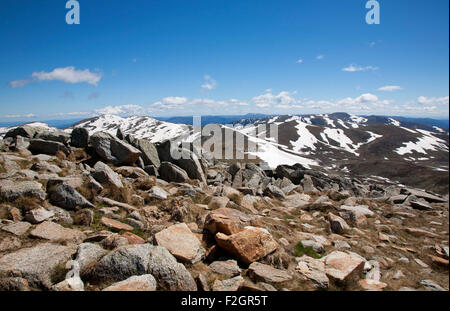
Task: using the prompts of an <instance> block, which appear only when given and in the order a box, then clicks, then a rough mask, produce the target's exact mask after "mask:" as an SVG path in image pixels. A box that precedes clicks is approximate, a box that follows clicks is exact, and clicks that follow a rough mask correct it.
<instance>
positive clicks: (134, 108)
mask: <svg viewBox="0 0 450 311" xmlns="http://www.w3.org/2000/svg"><path fill="white" fill-rule="evenodd" d="M95 113H97V114H115V115H138V114H142V113H145V109H144V108H143V107H142V106H139V105H122V106H107V107H104V108H101V109H96V110H95Z"/></svg>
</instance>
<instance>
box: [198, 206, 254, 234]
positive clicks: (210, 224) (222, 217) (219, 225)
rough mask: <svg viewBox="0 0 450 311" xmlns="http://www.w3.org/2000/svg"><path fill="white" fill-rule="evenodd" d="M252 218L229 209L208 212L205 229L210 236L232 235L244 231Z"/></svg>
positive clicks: (223, 208)
mask: <svg viewBox="0 0 450 311" xmlns="http://www.w3.org/2000/svg"><path fill="white" fill-rule="evenodd" d="M252 221H253V217H251V216H249V215H247V214H245V213H243V212H241V211H238V210H235V209H231V208H226V207H222V208H218V209H216V210H214V211H212V212H210V213H209V214H208V215H207V216H206V219H205V226H204V227H205V228H206V229H208V230H209V231H210V232H211V233H212V234H216V233H217V232H221V233H225V234H228V235H229V234H234V233H238V232H241V231H242V230H244V228H245V226H249V225H250V224H251V223H252Z"/></svg>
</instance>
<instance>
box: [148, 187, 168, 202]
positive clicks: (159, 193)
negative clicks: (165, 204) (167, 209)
mask: <svg viewBox="0 0 450 311" xmlns="http://www.w3.org/2000/svg"><path fill="white" fill-rule="evenodd" d="M149 194H150V195H151V196H152V197H153V198H156V199H160V200H166V199H167V197H168V195H169V194H168V193H167V191H165V190H164V189H162V188H160V187H158V186H153V187H152V188H151V189H150V191H149Z"/></svg>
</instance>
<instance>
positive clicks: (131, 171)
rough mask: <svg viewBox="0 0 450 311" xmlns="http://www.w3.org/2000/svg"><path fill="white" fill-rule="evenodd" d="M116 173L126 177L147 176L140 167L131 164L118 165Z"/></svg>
mask: <svg viewBox="0 0 450 311" xmlns="http://www.w3.org/2000/svg"><path fill="white" fill-rule="evenodd" d="M116 173H119V174H120V175H122V176H124V177H128V178H139V177H148V174H147V173H146V172H145V171H144V170H143V169H142V168H139V167H133V166H121V167H118V168H117V169H116Z"/></svg>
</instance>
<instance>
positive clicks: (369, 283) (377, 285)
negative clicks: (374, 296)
mask: <svg viewBox="0 0 450 311" xmlns="http://www.w3.org/2000/svg"><path fill="white" fill-rule="evenodd" d="M358 284H359V286H361V287H362V288H363V289H364V290H368V291H380V290H383V288H385V287H387V284H386V283H383V282H380V281H375V280H368V279H365V280H359V281H358Z"/></svg>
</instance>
